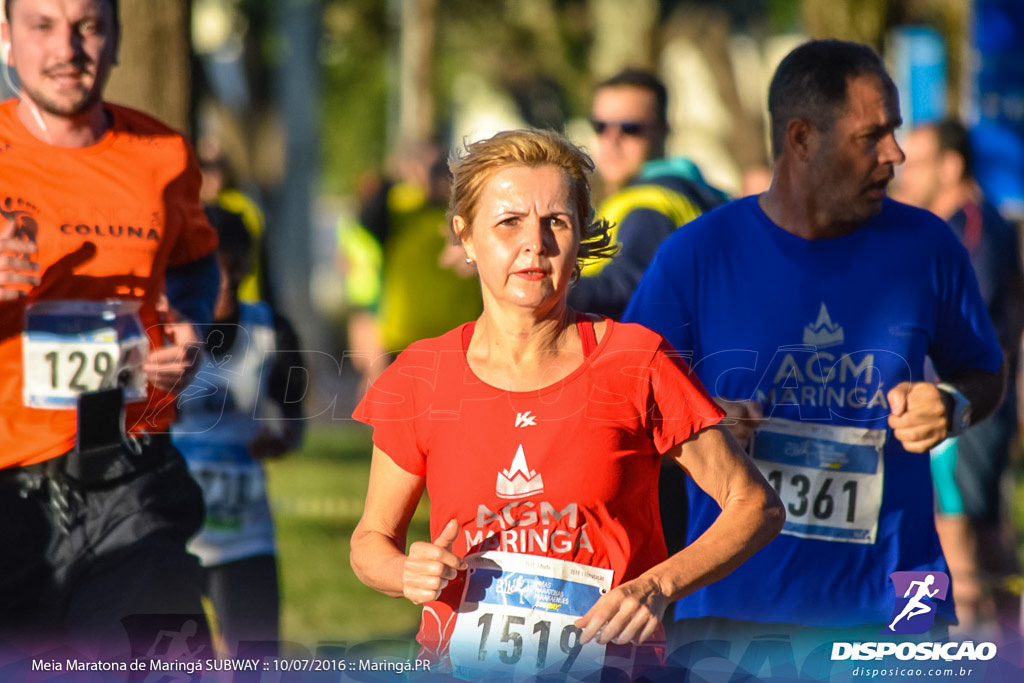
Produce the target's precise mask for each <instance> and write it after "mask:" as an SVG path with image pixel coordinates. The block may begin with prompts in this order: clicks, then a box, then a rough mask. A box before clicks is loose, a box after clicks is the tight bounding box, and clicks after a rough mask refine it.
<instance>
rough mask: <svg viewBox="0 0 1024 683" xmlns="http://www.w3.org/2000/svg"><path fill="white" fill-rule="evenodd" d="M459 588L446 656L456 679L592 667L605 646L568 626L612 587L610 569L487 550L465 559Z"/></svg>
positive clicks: (563, 672)
mask: <svg viewBox="0 0 1024 683" xmlns="http://www.w3.org/2000/svg"><path fill="white" fill-rule="evenodd" d="M466 563H467V564H468V565H469V568H468V570H467V575H466V588H465V591H464V593H463V597H462V603H461V604H460V605H459V610H458V616H457V618H456V621H455V630H454V632H453V633H452V638H451V645H450V647H449V651H448V653H449V656H450V658H451V662H452V670H453V672H454V674H455V676H456V677H458V678H462V679H465V680H471V681H475V680H480V679H483V678H489V677H495V676H498V677H503V678H504V677H511V678H512V679H513V680H524V679H528V678H533V677H535V676H538V675H544V674H554V675H557V676H558V677H559V680H565V676H566V674H573V675H574V676H582V675H584V674H585V673H588V672H594V671H598V670H599V669H600V668H601V666H602V665H603V663H604V650H605V646H604V645H601V644H599V643H598V642H597V641H591V642H589V643H587V644H586V645H582V644H581V643H580V635H581V629H579V628H577V627H576V626H575V625H573V622H574V621H576V619H578V618H579V617H581V616H583V615H584V614H586V613H587V611H588V610H589V609H590V608H591V607H592V606H593V604H594V603H595V602H597V600H598V598H600V597H601V596H602V595H604V594H605V593H607V592H608V590H609V589H610V588H611V583H612V574H613V572H612V571H611V570H610V569H597V568H595V567H588V566H586V565H582V564H577V563H575V562H566V561H564V560H556V559H553V558H549V557H538V556H535V555H521V554H518V553H506V552H499V551H488V552H484V553H480V554H477V555H470V556H468V557H466Z"/></svg>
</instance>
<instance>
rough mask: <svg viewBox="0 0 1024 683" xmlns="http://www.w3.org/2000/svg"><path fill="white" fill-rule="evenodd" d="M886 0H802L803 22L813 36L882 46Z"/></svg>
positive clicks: (887, 10)
mask: <svg viewBox="0 0 1024 683" xmlns="http://www.w3.org/2000/svg"><path fill="white" fill-rule="evenodd" d="M890 5H891V3H890V1H889V0H828V2H821V1H820V0H803V18H804V26H806V27H807V33H808V34H809V35H810V36H811V37H812V38H839V39H840V40H854V41H857V42H859V43H867V44H868V45H871V46H872V47H874V48H876V49H881V48H882V42H883V40H884V38H885V30H886V28H887V26H886V24H887V21H886V19H887V14H888V12H889V10H890Z"/></svg>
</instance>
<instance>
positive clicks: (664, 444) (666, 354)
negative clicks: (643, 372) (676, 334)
mask: <svg viewBox="0 0 1024 683" xmlns="http://www.w3.org/2000/svg"><path fill="white" fill-rule="evenodd" d="M650 381H651V394H650V399H649V401H650V405H649V410H648V414H649V415H650V416H651V426H650V428H651V434H652V438H653V440H654V445H655V447H656V448H657V449H658V452H659V453H665V452H667V451H668V450H669V449H670V448H672V447H673V446H675V445H676V444H679V443H682V442H683V441H686V440H687V439H689V438H690V437H691V436H693V435H694V434H696V433H697V432H699V431H701V430H703V429H706V428H707V427H711V426H713V425H716V424H718V423H719V422H721V420H722V418H723V417H725V413H724V412H722V409H721V408H719V407H718V405H717V404H716V403H715V402H714V401H713V400H712V399H711V397H710V396H709V395H708V392H707V391H706V390H705V389H704V385H703V384H702V383H701V381H700V379H698V378H697V375H696V374H695V373H694V372H693V371H692V370H691V369H690V366H689V364H687V362H686V360H685V359H684V358H683V357H682V355H681V354H680V353H679V352H678V351H676V350H675V349H673V348H672V347H671V345H669V344H668V343H667V342H664V341H663V342H662V343H661V345H660V346H659V347H658V350H657V352H656V354H655V356H654V359H653V362H652V364H651V376H650Z"/></svg>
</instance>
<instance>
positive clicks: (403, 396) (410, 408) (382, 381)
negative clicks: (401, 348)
mask: <svg viewBox="0 0 1024 683" xmlns="http://www.w3.org/2000/svg"><path fill="white" fill-rule="evenodd" d="M411 353H413V352H410V351H405V352H403V353H401V354H399V356H398V358H397V359H396V360H395V362H394V363H392V364H391V365H389V366H388V368H387V369H386V370H385V371H384V372H383V373H381V375H380V377H378V378H377V379H376V380H375V381H374V382H373V384H371V385H370V388H369V389H367V390H366V395H365V396H364V397H363V399H362V400H361V401H360V402H359V405H357V406H356V409H355V410H354V411H353V412H352V418H353V419H355V420H357V421H359V422H363V423H365V424H368V425H370V426H371V427H373V444H374V445H375V446H377V448H379V449H381V450H382V451H384V452H385V453H387V454H388V456H389V457H390V458H391V459H392V460H393V461H394V463H395V464H396V465H398V466H399V467H401V468H402V469H403V470H405V471H406V472H409V473H410V474H414V475H417V476H425V475H426V471H427V466H426V465H427V463H426V456H425V455H424V453H423V451H422V449H421V447H420V445H419V441H418V438H417V434H416V421H417V417H416V416H417V410H416V398H415V391H414V383H413V381H412V379H411V378H410V374H409V370H410V365H411V363H410V362H409V356H410V355H411Z"/></svg>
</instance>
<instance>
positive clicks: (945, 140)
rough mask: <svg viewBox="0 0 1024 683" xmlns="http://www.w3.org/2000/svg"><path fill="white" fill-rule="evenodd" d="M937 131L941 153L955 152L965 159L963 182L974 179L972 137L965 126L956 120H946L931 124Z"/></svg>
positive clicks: (936, 137)
mask: <svg viewBox="0 0 1024 683" xmlns="http://www.w3.org/2000/svg"><path fill="white" fill-rule="evenodd" d="M931 125H932V129H933V130H934V131H935V140H936V141H937V142H938V144H939V153H940V154H941V153H943V152H953V153H954V154H957V155H959V156H960V158H961V159H963V164H964V170H963V174H962V175H961V176H960V179H961V180H967V179H970V178H973V177H974V157H973V155H972V154H971V136H970V134H969V133H968V132H967V128H965V127H964V124H962V123H960V122H959V121H957V120H956V119H946V120H945V121H940V122H938V123H935V124H931Z"/></svg>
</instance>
